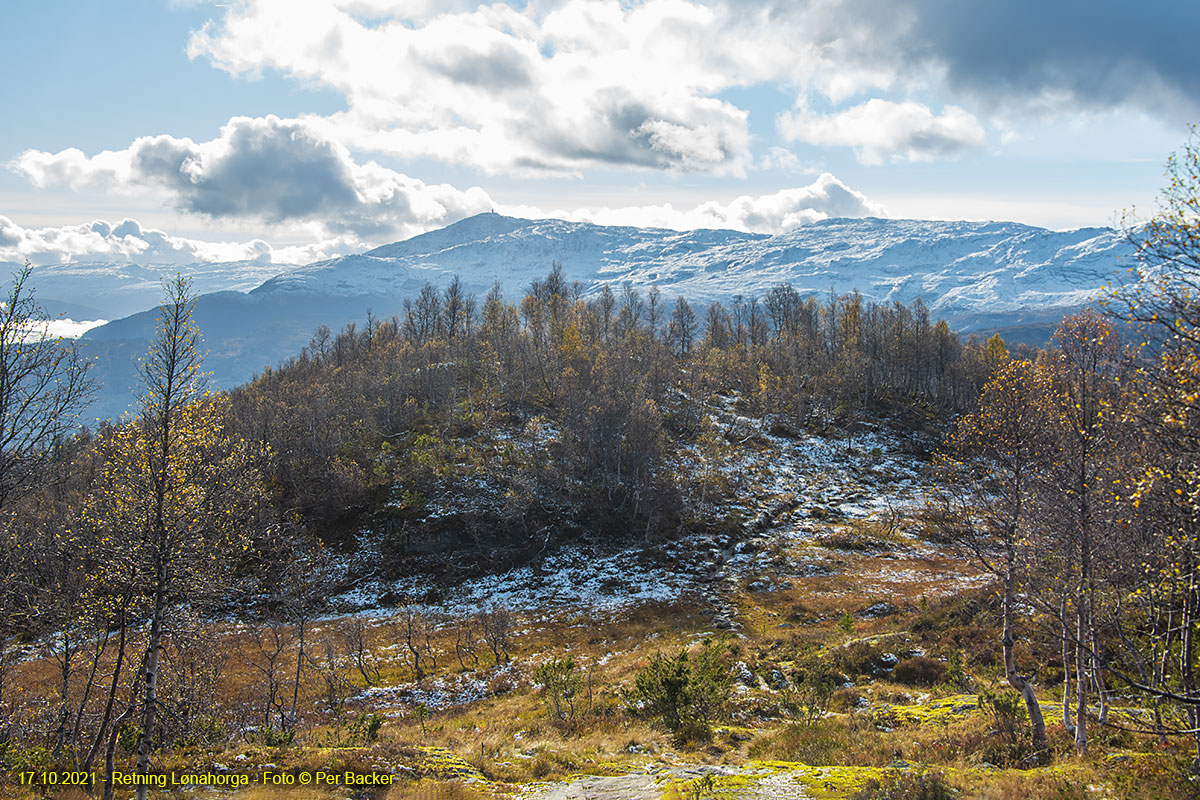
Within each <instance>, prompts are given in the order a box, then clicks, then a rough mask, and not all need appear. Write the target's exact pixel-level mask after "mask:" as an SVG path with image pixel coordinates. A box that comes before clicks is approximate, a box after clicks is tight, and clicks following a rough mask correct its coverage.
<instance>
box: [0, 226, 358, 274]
mask: <svg viewBox="0 0 1200 800" xmlns="http://www.w3.org/2000/svg"><path fill="white" fill-rule="evenodd" d="M366 247H367V245H366V244H365V243H363V242H362V241H361V240H359V239H358V238H356V237H354V236H352V235H343V236H338V237H335V238H332V239H324V240H319V241H315V242H312V243H309V244H302V245H289V246H284V247H275V246H272V245H270V244H268V243H267V242H265V241H263V240H262V239H254V240H252V241H249V242H209V241H203V240H200V239H189V238H186V237H182V236H172V235H170V234H168V233H165V232H164V231H161V230H157V229H154V228H143V227H142V226H141V224H139V223H138V222H137V221H136V220H132V219H125V220H122V221H121V222H119V223H117V224H115V225H114V224H112V223H110V222H107V221H105V220H96V221H95V222H91V223H85V224H80V225H63V226H59V227H47V228H24V227H22V226H20V225H18V224H17V223H15V222H13V221H12V220H11V219H9V218H8V217H5V216H0V261H13V262H17V263H20V262H22V261H25V260H28V261H30V262H31V263H33V264H59V263H68V262H72V261H75V262H85V261H118V262H132V263H135V264H178V265H184V264H191V263H194V262H218V261H257V262H260V263H270V264H307V263H309V262H311V261H317V260H320V259H323V258H331V257H333V256H336V255H344V254H346V253H354V252H358V251H361V250H363V249H365V248H366Z"/></svg>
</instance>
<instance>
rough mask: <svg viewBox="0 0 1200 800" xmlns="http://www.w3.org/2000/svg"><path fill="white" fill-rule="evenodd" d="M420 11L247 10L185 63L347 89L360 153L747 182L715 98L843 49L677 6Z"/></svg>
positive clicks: (727, 109)
mask: <svg viewBox="0 0 1200 800" xmlns="http://www.w3.org/2000/svg"><path fill="white" fill-rule="evenodd" d="M419 5H420V6H421V8H418V9H416V13H415V14H413V13H412V10H411V9H410V10H409V13H404V12H402V11H401V10H400V9H398V8H395V7H391V8H389V7H388V5H387V4H384V3H377V2H367V3H363V2H350V0H310V2H306V3H304V4H303V11H302V12H300V11H299V10H298V9H297V3H295V2H293V1H292V0H248V1H247V2H242V3H238V4H235V5H234V6H232V7H231V8H230V9H229V11H228V12H227V14H226V15H225V17H224V18H223V19H221V20H220V21H218V22H213V23H210V24H208V25H206V26H205V27H204V28H203V29H201V30H200V31H198V32H196V33H195V34H194V36H193V37H192V40H191V42H190V45H189V54H190V55H191V56H192V57H193V58H207V59H209V60H210V61H211V62H212V63H213V64H214V65H215V66H217V67H219V68H221V69H224V70H227V71H229V72H230V73H233V74H239V75H251V76H253V75H255V74H258V73H261V72H263V71H264V70H276V71H279V72H281V73H283V74H285V75H288V76H291V77H293V78H296V79H298V80H300V81H302V82H306V83H310V84H319V85H323V86H327V87H331V88H333V89H335V90H337V91H339V92H341V93H342V94H343V95H344V96H345V98H346V101H347V106H348V109H347V110H346V111H345V112H341V113H338V114H334V115H331V116H330V117H328V118H327V119H326V120H325V121H324V122H325V124H326V125H327V126H328V129H329V130H336V131H337V138H338V139H339V140H340V141H342V142H344V143H346V144H348V145H349V146H351V147H354V148H361V149H366V150H373V151H376V152H383V153H388V154H391V155H396V156H401V157H411V158H416V157H432V158H438V159H443V160H446V161H450V162H454V163H462V164H468V165H471V166H474V167H476V168H479V169H483V170H485V171H488V172H517V173H526V172H535V171H548V172H552V173H564V172H565V173H573V172H577V171H579V170H582V169H585V168H589V167H596V166H633V167H642V168H648V169H665V170H679V171H704V172H715V173H730V174H741V172H742V171H744V169H745V168H746V166H747V165H748V163H749V135H748V130H747V122H746V111H745V110H743V109H741V108H738V107H737V106H735V105H733V104H732V103H729V102H726V101H724V100H721V99H718V98H717V97H716V95H717V93H719V92H720V91H722V90H723V89H726V88H728V87H730V86H736V85H748V84H750V83H753V82H756V81H760V80H766V79H768V78H772V77H779V76H780V75H781V74H786V75H787V77H788V78H789V79H792V78H795V79H800V80H806V79H807V78H809V77H811V75H812V74H813V73H815V72H819V71H821V68H819V67H818V66H817V63H816V62H819V61H821V59H822V58H824V57H825V56H824V55H823V54H824V53H826V52H827V51H829V50H833V49H836V47H835V46H834V45H831V44H828V43H826V44H825V45H823V46H822V47H815V46H814V47H807V48H806V47H803V46H802V47H799V48H797V46H796V44H795V42H794V40H789V39H788V38H787V37H786V36H785V35H784V34H783V33H782V32H779V31H774V30H773V28H772V25H771V20H770V15H769V14H768V13H767V12H766V11H761V12H757V13H754V14H743V13H734V12H731V11H730V10H728V9H725V8H723V7H721V6H706V5H702V4H698V3H693V2H686V0H649V1H648V2H644V3H638V4H635V5H632V6H628V7H625V6H624V5H623V4H621V3H619V2H617V1H616V0H602V1H601V0H568V2H563V3H556V4H551V5H552V7H550V8H549V9H548V10H545V11H543V10H542V6H543V5H546V4H539V3H532V4H530V5H529V6H528V7H526V8H525V9H523V10H516V9H514V8H511V7H509V6H507V5H502V4H495V5H490V6H480V7H478V8H477V9H475V10H473V11H449V12H446V13H442V14H431V13H429V8H428V4H419ZM410 15H411V16H410ZM414 17H415V18H414ZM856 85H857V84H856Z"/></svg>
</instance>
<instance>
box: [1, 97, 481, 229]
mask: <svg viewBox="0 0 1200 800" xmlns="http://www.w3.org/2000/svg"><path fill="white" fill-rule="evenodd" d="M9 167H10V168H11V169H14V170H15V171H17V172H19V173H22V174H24V175H25V176H27V177H28V178H29V179H30V181H32V182H33V183H34V185H36V186H45V185H50V184H62V185H66V186H70V187H72V188H84V187H99V188H103V189H106V190H115V191H125V192H134V191H145V190H148V189H149V190H154V191H159V192H162V193H164V194H165V196H166V197H167V199H168V201H169V202H170V203H171V204H172V205H174V206H175V207H176V208H178V209H180V210H182V211H187V212H192V213H198V214H203V215H207V216H211V217H217V218H251V219H257V220H263V221H265V222H268V223H281V222H288V221H298V220H311V221H317V222H320V224H321V225H322V226H323V227H324V228H325V229H326V230H327V231H329V232H330V233H331V234H333V233H339V234H342V233H348V232H349V233H355V234H358V235H381V234H382V235H388V236H406V235H411V234H413V233H416V232H420V231H422V230H426V229H428V228H430V227H437V226H440V225H446V224H449V223H451V222H454V221H455V220H458V219H461V218H463V217H466V216H470V215H471V214H476V213H479V212H482V211H486V210H488V209H490V208H491V206H492V201H491V199H490V198H489V197H488V196H487V194H486V193H485V192H484V191H483V190H482V189H479V188H477V187H473V188H470V189H467V190H465V191H462V190H459V189H456V188H454V187H452V186H449V185H445V184H441V185H428V184H425V183H424V182H422V181H420V180H418V179H416V178H411V177H409V176H407V175H403V174H401V173H398V172H396V171H394V170H391V169H388V168H386V167H383V166H381V165H379V164H377V163H376V162H374V161H370V162H367V163H365V164H359V163H357V162H355V160H354V159H353V157H352V156H351V155H350V151H349V150H348V149H347V148H346V147H345V145H343V144H341V143H340V142H337V141H335V140H333V139H331V138H329V137H327V136H326V135H325V134H324V133H323V131H322V130H321V129H320V127H319V126H314V125H312V124H310V123H309V122H308V121H306V120H298V119H279V118H278V117H275V116H268V117H265V118H256V119H252V118H249V117H234V118H233V119H231V120H230V121H229V122H228V123H227V124H226V125H224V126H223V127H222V128H221V132H220V135H219V136H218V137H217V138H215V139H212V140H210V141H207V142H200V143H196V142H193V141H192V140H191V139H187V138H184V139H178V138H175V137H173V136H166V135H163V136H145V137H141V138H139V139H136V140H135V141H134V142H133V144H131V145H130V146H129V147H128V148H126V149H124V150H119V151H112V150H106V151H104V152H101V153H98V154H96V155H95V156H92V157H88V156H86V155H84V154H83V153H82V152H80V151H79V150H76V149H74V148H72V149H68V150H63V151H61V152H58V153H47V152H43V151H40V150H28V151H26V152H24V153H22V154H21V155H20V156H18V157H17V159H16V160H15V161H13V162H12V163H11V164H9Z"/></svg>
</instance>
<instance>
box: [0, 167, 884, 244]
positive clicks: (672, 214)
mask: <svg viewBox="0 0 1200 800" xmlns="http://www.w3.org/2000/svg"><path fill="white" fill-rule="evenodd" d="M497 209H498V210H499V211H501V212H503V213H505V214H510V215H512V216H516V217H527V218H530V219H544V218H548V217H554V218H558V219H568V220H574V221H579V222H595V223H597V224H600V225H633V226H640V227H661V228H674V229H677V230H691V229H695V228H727V229H732V230H739V231H749V232H754V233H769V234H776V233H784V232H787V231H789V230H792V229H793V228H795V227H797V226H799V225H805V224H808V223H812V222H816V221H819V220H823V219H828V218H830V217H864V216H878V217H884V216H887V212H886V211H885V210H884V208H883V206H881V205H879V204H878V203H874V202H872V201H870V200H869V199H868V198H867V197H866V196H865V195H863V194H862V193H861V192H858V191H855V190H854V189H851V188H850V187H848V186H847V185H846V184H844V183H842V182H841V181H840V180H838V179H837V178H835V177H834V176H833V175H830V174H829V173H824V174H822V175H821V176H819V177H818V178H817V179H816V180H814V181H813V182H812V183H811V184H809V185H808V186H801V187H797V188H792V189H783V190H781V191H778V192H775V193H773V194H765V195H759V196H757V197H751V196H742V197H738V198H736V199H734V200H733V201H731V202H728V203H722V202H718V201H709V202H706V203H702V204H700V205H698V206H696V207H694V208H692V209H676V208H674V207H673V206H672V205H671V204H669V203H665V204H660V205H645V206H627V207H621V208H593V209H587V208H584V209H571V210H561V209H556V210H546V209H543V208H538V207H534V206H522V205H514V204H508V205H500V206H497ZM444 224H447V223H442V222H434V221H430V222H425V223H420V224H418V223H413V225H412V229H411V231H410V232H408V233H407V234H406V236H411V235H416V234H418V233H424V232H425V231H428V230H433V229H435V228H439V227H442V226H443V225H444ZM307 230H308V231H309V234H310V235H311V236H312V237H313V241H312V242H310V243H307V244H292V245H287V246H275V245H272V244H270V243H268V242H266V241H264V240H262V239H254V240H252V241H249V242H228V241H226V242H210V241H203V240H199V239H190V238H186V237H181V236H172V235H170V234H168V233H165V232H164V231H161V230H156V229H153V228H143V227H142V226H141V225H140V224H139V223H138V222H137V221H136V220H132V219H125V220H122V221H121V222H119V223H117V224H115V225H114V224H112V223H110V222H107V221H105V220H96V221H95V222H91V223H86V224H80V225H64V226H61V227H49V228H24V227H21V226H20V225H18V224H17V223H15V222H13V221H12V220H11V219H9V218H8V217H5V216H0V261H12V262H17V263H20V262H22V261H24V260H26V259H28V260H29V261H30V262H32V263H33V264H59V263H69V262H88V261H115V262H133V263H136V264H177V265H185V264H191V263H195V262H225V261H257V262H259V263H263V264H308V263H311V262H313V261H320V260H323V259H327V258H333V257H335V256H339V255H347V254H349V253H357V252H362V251H364V250H367V249H370V248H371V247H375V246H377V245H380V244H384V243H385V242H386V241H389V239H380V238H378V237H371V238H359V237H358V236H356V235H354V234H353V233H346V234H341V235H339V236H336V237H333V238H320V237H321V235H322V233H323V228H322V226H321V225H317V224H312V225H309V226H307ZM291 233H292V235H293V236H294V235H296V230H293V231H292V232H291Z"/></svg>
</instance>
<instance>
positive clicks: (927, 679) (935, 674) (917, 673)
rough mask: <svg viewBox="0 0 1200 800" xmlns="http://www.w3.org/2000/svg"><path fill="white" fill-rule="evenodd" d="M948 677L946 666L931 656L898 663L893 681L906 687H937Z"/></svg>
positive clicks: (893, 673)
mask: <svg viewBox="0 0 1200 800" xmlns="http://www.w3.org/2000/svg"><path fill="white" fill-rule="evenodd" d="M945 677H946V665H945V664H943V663H942V662H941V661H938V660H937V659H936V658H930V657H929V656H913V657H912V658H904V659H901V660H900V661H899V662H897V663H896V666H895V668H894V669H893V670H892V680H894V681H895V682H896V683H902V684H904V685H905V686H936V685H937V684H939V683H941V682H942V681H943V680H944V679H945Z"/></svg>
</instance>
